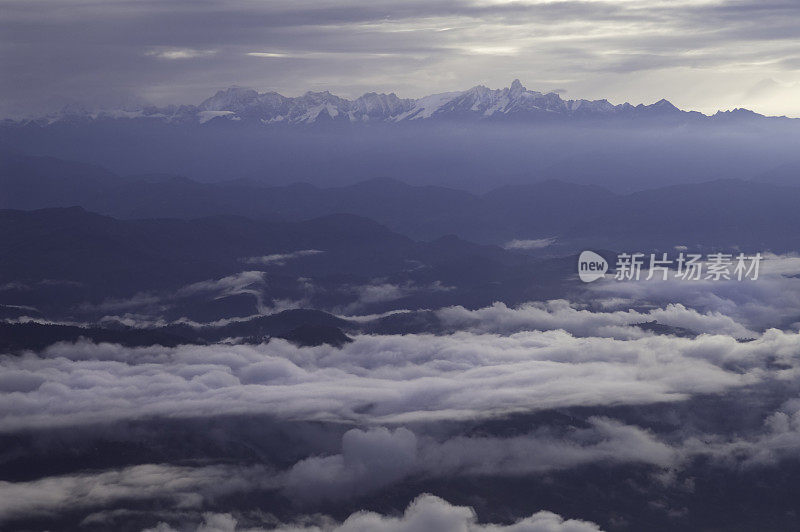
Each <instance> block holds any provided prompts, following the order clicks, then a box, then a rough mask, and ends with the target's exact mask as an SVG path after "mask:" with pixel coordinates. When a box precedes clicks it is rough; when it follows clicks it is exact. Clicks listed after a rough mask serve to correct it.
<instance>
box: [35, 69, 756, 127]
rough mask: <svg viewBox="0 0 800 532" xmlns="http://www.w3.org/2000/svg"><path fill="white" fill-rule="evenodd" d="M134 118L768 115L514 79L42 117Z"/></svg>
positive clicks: (246, 95)
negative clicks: (620, 99)
mask: <svg viewBox="0 0 800 532" xmlns="http://www.w3.org/2000/svg"><path fill="white" fill-rule="evenodd" d="M70 118H71V119H75V118H85V119H125V118H127V119H133V118H150V119H159V120H165V121H175V122H196V123H200V124H205V123H207V122H211V121H218V120H228V121H247V122H260V123H262V124H265V125H272V124H313V123H318V122H337V123H384V122H385V123H396V122H412V121H420V120H426V121H427V120H491V121H508V120H512V121H513V120H522V121H525V120H530V121H543V120H544V121H546V120H580V119H597V118H601V119H609V118H623V119H654V118H661V119H663V118H673V119H680V120H698V121H702V120H714V121H717V120H720V121H721V120H732V119H742V120H753V119H766V118H768V117H765V116H763V115H760V114H757V113H754V112H753V111H749V110H746V109H734V110H733V111H725V112H722V111H720V112H718V113H716V114H715V115H712V116H708V115H704V114H702V113H699V112H697V111H683V110H681V109H678V108H677V107H676V106H674V105H673V104H672V103H670V102H669V101H668V100H666V99H662V100H659V101H658V102H656V103H653V104H651V105H644V104H639V105H632V104H630V103H622V104H619V105H614V104H612V103H610V102H609V101H608V100H606V99H602V100H584V99H577V100H565V99H562V98H561V96H560V95H559V94H557V93H555V92H548V93H542V92H537V91H533V90H529V89H527V88H526V87H524V86H523V85H522V83H521V82H520V81H519V80H518V79H515V80H514V81H513V82H512V83H511V85H510V86H509V87H505V88H503V89H490V88H488V87H485V86H483V85H478V86H475V87H472V88H471V89H468V90H465V91H456V92H447V93H440V94H432V95H429V96H425V97H422V98H418V99H409V98H400V97H398V96H397V95H396V94H394V93H390V94H378V93H375V92H368V93H366V94H364V95H363V96H360V97H358V98H355V99H353V100H348V99H346V98H341V97H339V96H336V95H334V94H331V93H330V92H328V91H323V92H311V91H309V92H306V93H305V94H304V95H302V96H298V97H287V96H283V95H281V94H279V93H277V92H264V93H259V92H258V91H256V90H254V89H251V88H241V87H230V88H228V89H225V90H220V91H218V92H217V93H216V94H214V95H213V96H211V97H210V98H208V99H206V100H205V101H203V102H202V103H200V104H199V105H180V106H175V105H172V106H167V107H153V106H150V107H141V108H137V109H124V110H123V109H118V110H106V111H99V112H89V111H86V110H84V109H82V108H80V107H77V108H76V107H74V106H73V107H70V108H69V109H65V110H63V111H62V112H61V113H59V114H56V115H52V116H49V117H46V118H45V119H41V120H40V121H42V120H43V121H45V122H52V121H59V120H63V119H70Z"/></svg>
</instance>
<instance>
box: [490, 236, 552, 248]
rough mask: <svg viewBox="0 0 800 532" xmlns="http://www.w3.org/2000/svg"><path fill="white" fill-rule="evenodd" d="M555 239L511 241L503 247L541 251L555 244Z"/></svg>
mask: <svg viewBox="0 0 800 532" xmlns="http://www.w3.org/2000/svg"><path fill="white" fill-rule="evenodd" d="M555 241H556V239H555V238H538V239H534V240H511V241H510V242H506V244H505V245H503V247H504V248H506V249H541V248H546V247H547V246H549V245H551V244H552V243H553V242H555Z"/></svg>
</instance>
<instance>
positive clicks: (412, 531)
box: [143, 495, 600, 532]
mask: <svg viewBox="0 0 800 532" xmlns="http://www.w3.org/2000/svg"><path fill="white" fill-rule="evenodd" d="M181 530H183V527H181ZM195 530H196V532H237V531H238V532H265V531H266V530H272V531H275V532H367V531H369V532H432V531H436V532H597V531H599V530H600V527H598V526H597V525H595V524H594V523H590V522H587V521H581V520H577V519H564V518H563V517H561V516H559V515H557V514H554V513H552V512H546V511H542V512H537V513H535V514H533V515H531V516H530V517H526V518H524V519H521V520H519V521H517V522H516V523H513V524H511V525H494V524H481V523H478V519H477V516H476V515H475V511H474V510H472V508H469V507H465V506H454V505H451V504H450V503H448V502H447V501H445V500H444V499H441V498H439V497H435V496H433V495H421V496H419V497H418V498H417V499H415V500H414V501H413V502H411V504H409V505H408V508H406V511H405V513H404V514H403V515H402V516H401V517H389V516H384V515H380V514H377V513H374V512H357V513H354V514H353V515H351V516H350V517H348V518H347V519H346V520H345V521H344V522H343V523H341V524H327V525H322V526H305V525H284V526H279V527H269V528H239V527H238V526H237V521H236V519H235V518H234V517H233V516H232V515H230V514H210V513H209V514H206V515H205V518H204V522H203V523H202V524H201V525H200V526H198V527H197V528H196V529H195ZM143 532H176V529H174V528H172V527H170V526H169V525H167V524H166V523H162V524H160V525H158V526H156V527H154V528H151V529H147V530H145V531H143Z"/></svg>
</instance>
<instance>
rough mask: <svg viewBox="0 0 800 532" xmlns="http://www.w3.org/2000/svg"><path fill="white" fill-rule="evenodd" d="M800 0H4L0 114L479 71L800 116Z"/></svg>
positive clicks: (566, 87) (370, 85)
mask: <svg viewBox="0 0 800 532" xmlns="http://www.w3.org/2000/svg"><path fill="white" fill-rule="evenodd" d="M798 68H800V2H797V0H742V1H713V0H663V1H659V0H586V1H583V2H578V1H561V0H543V1H542V0H528V1H520V2H507V1H504V0H473V1H469V0H411V1H406V2H399V1H394V2H387V1H384V0H342V1H328V0H273V1H270V0H226V1H222V0H169V1H158V0H0V71H1V72H2V76H0V93H1V94H2V98H1V99H0V114H2V115H4V116H13V115H20V114H28V113H38V112H42V111H47V110H52V109H54V108H58V107H60V106H61V105H63V104H64V103H67V102H71V101H74V102H80V103H84V104H89V105H101V106H108V105H118V104H120V103H135V102H142V101H145V102H152V103H156V104H165V103H197V102H199V101H201V100H202V99H204V98H205V97H207V96H209V95H210V94H212V93H213V92H214V91H216V90H218V89H220V88H225V87H228V86H231V85H241V86H250V87H254V88H257V89H259V90H261V91H266V90H276V91H279V92H281V93H283V94H285V95H290V96H291V95H298V94H301V93H303V92H305V91H306V90H323V89H327V90H330V91H331V92H334V93H337V94H339V95H342V96H346V97H355V96H359V95H360V94H362V93H364V92H366V91H372V90H375V91H380V92H396V93H397V94H398V95H399V96H402V97H419V96H423V95H425V94H429V93H434V92H443V91H451V90H461V89H466V88H469V87H471V86H474V85H477V84H485V85H487V86H490V87H492V88H500V87H505V86H508V85H509V84H510V82H511V81H512V80H513V79H514V78H519V79H520V80H521V81H522V82H523V84H525V85H526V86H527V87H528V88H530V89H534V90H541V91H551V90H559V91H562V95H563V96H564V97H565V98H592V99H594V98H608V99H609V100H611V101H612V102H613V103H621V102H623V101H629V102H631V103H642V102H644V103H651V102H654V101H656V100H658V99H660V98H662V97H665V98H668V99H670V100H671V101H672V102H673V103H675V104H676V105H678V106H679V107H682V108H685V109H697V110H701V111H704V112H714V111H716V110H717V109H728V108H732V107H737V106H746V107H749V108H752V109H755V110H757V111H760V112H763V113H767V114H788V115H791V116H800V85H798V82H800V73H799V72H798Z"/></svg>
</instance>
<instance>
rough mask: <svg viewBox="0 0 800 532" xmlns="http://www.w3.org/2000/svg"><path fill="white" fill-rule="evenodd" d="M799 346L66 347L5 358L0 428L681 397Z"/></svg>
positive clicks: (530, 339)
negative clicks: (211, 415) (156, 418)
mask: <svg viewBox="0 0 800 532" xmlns="http://www.w3.org/2000/svg"><path fill="white" fill-rule="evenodd" d="M798 352H800V335H798V334H796V333H789V332H781V331H777V330H771V331H768V332H767V333H765V334H763V335H761V336H760V337H758V338H757V339H756V340H754V341H752V342H746V343H741V342H737V341H736V340H735V339H733V338H731V337H729V336H721V335H701V336H699V337H698V338H695V339H689V338H676V337H668V336H653V335H642V336H641V337H633V338H632V339H616V338H601V337H575V336H573V335H571V334H568V333H567V332H564V331H562V330H552V331H543V332H542V331H524V332H519V333H515V334H511V335H509V336H498V335H497V334H493V333H484V334H478V333H473V332H463V331H462V332H456V333H454V334H452V335H449V336H435V335H399V336H370V335H357V336H355V341H354V342H352V343H350V344H347V345H346V346H344V347H343V348H342V349H336V348H332V347H330V346H319V347H310V348H297V347H295V346H293V345H292V344H290V343H288V342H284V341H282V340H272V341H271V342H270V343H268V344H262V345H256V346H247V345H221V344H219V345H210V346H179V347H176V348H164V347H160V346H150V347H143V348H125V347H121V346H119V345H111V344H100V345H95V344H92V343H88V342H78V343H76V344H64V343H62V344H56V345H54V346H51V347H50V348H48V349H47V350H46V351H45V352H44V353H43V354H42V355H41V356H37V355H34V354H27V355H25V356H21V357H18V356H3V357H0V368H2V370H3V372H5V373H6V374H8V375H12V377H11V378H9V379H6V381H7V382H5V383H4V388H5V390H4V391H3V392H0V430H2V431H6V432H8V431H14V430H19V429H23V428H27V427H47V426H69V425H73V424H84V423H93V422H105V421H113V420H118V419H131V418H140V417H147V416H168V417H174V416H180V417H196V416H204V415H207V414H208V413H209V412H214V413H216V414H235V413H265V414H266V413H268V414H271V415H274V416H276V417H279V418H295V419H309V420H313V419H327V420H339V421H346V420H358V421H362V422H376V423H387V422H391V423H404V422H408V421H412V420H434V419H461V418H473V417H476V416H490V415H496V414H500V413H505V412H515V411H529V410H537V409H547V408H554V407H559V406H574V405H604V404H621V403H625V404H633V403H649V402H659V401H674V400H680V399H683V398H686V397H688V396H690V395H692V394H696V393H717V392H722V391H725V390H729V389H731V388H735V387H738V386H744V385H748V384H753V383H757V382H761V381H762V380H763V379H765V378H767V377H775V376H779V377H781V378H788V377H789V376H791V375H793V374H794V373H793V371H794V370H793V369H787V370H777V369H769V368H768V367H767V366H768V364H769V363H771V362H774V361H775V359H776V357H777V360H779V361H780V362H781V363H784V364H788V367H789V368H794V367H795V363H796V360H795V355H796V354H797V353H798ZM733 367H735V369H733ZM34 378H35V379H37V382H38V380H41V379H43V382H41V383H40V384H38V385H37V382H34V380H33V379H34Z"/></svg>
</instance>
